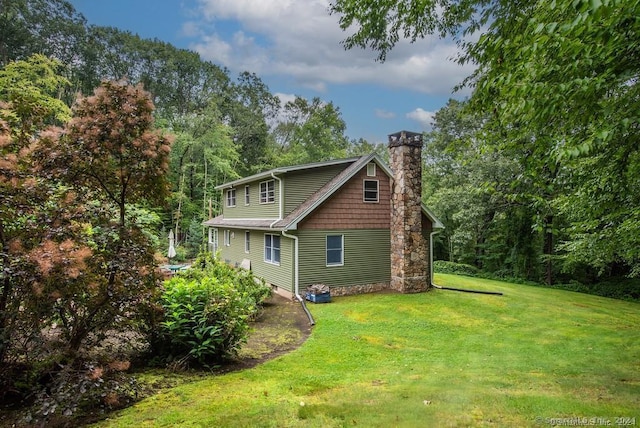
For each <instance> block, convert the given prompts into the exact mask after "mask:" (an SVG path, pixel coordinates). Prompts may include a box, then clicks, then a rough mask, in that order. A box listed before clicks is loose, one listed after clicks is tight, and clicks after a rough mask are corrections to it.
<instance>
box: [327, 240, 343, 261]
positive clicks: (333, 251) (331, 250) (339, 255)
mask: <svg viewBox="0 0 640 428" xmlns="http://www.w3.org/2000/svg"><path fill="white" fill-rule="evenodd" d="M343 265H344V235H327V266H343Z"/></svg>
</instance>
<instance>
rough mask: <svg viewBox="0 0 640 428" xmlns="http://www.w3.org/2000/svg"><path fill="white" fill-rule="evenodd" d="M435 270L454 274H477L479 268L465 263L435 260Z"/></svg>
mask: <svg viewBox="0 0 640 428" xmlns="http://www.w3.org/2000/svg"><path fill="white" fill-rule="evenodd" d="M433 270H434V272H437V273H449V274H453V275H467V276H477V275H478V272H479V271H478V268H477V267H475V266H471V265H465V264H463V263H455V262H447V261H444V260H436V261H434V262H433Z"/></svg>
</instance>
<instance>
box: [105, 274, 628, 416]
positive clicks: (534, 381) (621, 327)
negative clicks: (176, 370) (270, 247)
mask: <svg viewBox="0 0 640 428" xmlns="http://www.w3.org/2000/svg"><path fill="white" fill-rule="evenodd" d="M436 282H437V283H438V284H440V285H443V286H450V287H462V288H476V289H482V290H492V291H501V292H503V293H504V296H489V295H478V294H467V293H458V292H453V291H442V290H434V291H432V292H429V293H424V294H419V295H399V294H375V295H362V296H352V297H341V298H334V301H333V302H332V303H330V304H324V305H313V304H310V305H309V308H310V310H311V311H312V313H313V315H314V317H315V318H316V321H317V324H316V326H315V328H314V331H313V333H312V335H311V337H310V338H309V339H308V340H307V342H306V343H305V344H304V345H303V346H302V347H301V348H299V349H298V350H296V351H294V352H292V353H290V354H288V355H285V356H283V357H280V358H278V359H275V360H272V361H270V362H268V363H266V364H263V365H262V366H259V367H256V368H254V369H251V370H247V371H244V372H236V373H232V374H228V375H224V376H219V377H212V378H210V379H206V380H202V381H198V382H194V383H190V384H186V385H182V386H180V387H176V388H173V389H171V390H168V391H166V392H164V393H161V394H158V395H156V396H153V397H151V398H149V399H146V400H144V401H142V402H140V403H138V404H137V405H136V406H134V407H132V408H129V409H126V410H124V411H122V412H121V413H119V414H118V415H117V417H112V418H111V420H109V421H106V422H103V424H104V426H122V427H130V426H137V427H142V426H182V427H215V426H218V427H222V426H224V427H226V426H231V427H235V426H237V427H249V426H265V427H266V426H273V427H296V426H304V427H307V426H309V427H332V426H361V427H390V426H398V427H417V426H425V427H435V426H443V427H446V426H452V427H467V426H472V427H475V426H497V427H520V426H525V427H526V426H551V422H553V421H550V420H547V419H545V418H563V417H571V418H575V417H581V418H582V417H584V418H592V417H594V418H596V417H598V418H601V419H600V420H595V421H594V422H603V421H604V422H606V420H610V422H611V426H617V425H616V422H622V420H616V418H617V417H629V418H633V417H635V418H636V419H635V423H636V425H640V410H639V409H640V305H639V304H637V303H631V302H624V301H617V300H612V299H606V298H601V297H595V296H590V295H585V294H578V293H572V292H567V291H560V290H553V289H545V288H537V287H531V286H523V285H513V284H508V283H503V282H497V281H489V280H483V279H476V278H467V277H461V276H454V275H437V276H436ZM536 418H538V419H536ZM540 418H542V419H540ZM573 421H574V422H575V419H574V420H573ZM560 422H562V421H560ZM566 422H571V421H565V424H566ZM574 425H575V423H574Z"/></svg>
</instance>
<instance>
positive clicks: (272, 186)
mask: <svg viewBox="0 0 640 428" xmlns="http://www.w3.org/2000/svg"><path fill="white" fill-rule="evenodd" d="M275 200H276V182H275V180H269V181H263V182H262V183H260V203H261V204H269V203H272V202H275Z"/></svg>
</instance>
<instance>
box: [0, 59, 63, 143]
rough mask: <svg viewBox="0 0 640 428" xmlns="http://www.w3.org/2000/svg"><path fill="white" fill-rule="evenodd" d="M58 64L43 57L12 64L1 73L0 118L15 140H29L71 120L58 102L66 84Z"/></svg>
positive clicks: (0, 71)
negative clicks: (5, 123) (5, 104)
mask: <svg viewBox="0 0 640 428" xmlns="http://www.w3.org/2000/svg"><path fill="white" fill-rule="evenodd" d="M60 66H61V64H60V62H58V61H56V60H52V59H48V58H46V57H44V56H43V55H33V56H31V57H29V58H28V59H26V60H23V61H14V62H11V63H9V64H7V65H6V66H5V67H4V68H2V69H1V70H0V100H2V101H5V102H6V103H8V105H7V106H6V107H3V106H0V117H1V118H2V119H4V120H6V121H7V122H8V124H9V126H10V128H11V129H12V132H13V134H14V135H13V136H14V137H15V138H17V139H18V140H24V141H26V140H28V139H29V138H30V137H31V136H32V135H33V134H34V133H35V132H36V131H37V130H39V129H42V128H43V125H46V124H54V123H55V124H59V123H63V122H66V121H67V120H69V119H70V118H71V109H70V108H69V107H68V106H67V105H66V104H65V103H64V102H63V101H61V100H60V99H59V98H58V95H59V93H60V92H61V91H62V90H63V89H64V87H65V86H67V85H69V81H68V80H67V79H66V78H64V77H62V76H61V75H60V74H58V72H59V69H60Z"/></svg>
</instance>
